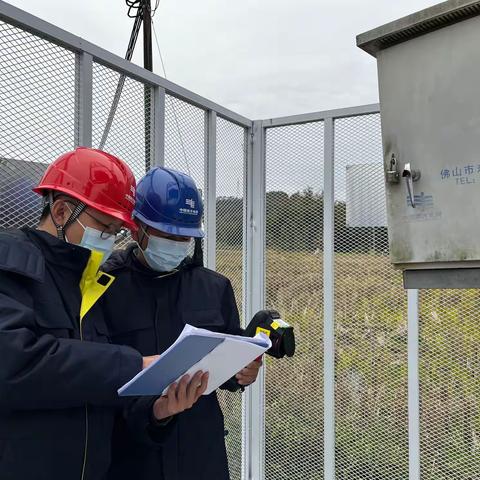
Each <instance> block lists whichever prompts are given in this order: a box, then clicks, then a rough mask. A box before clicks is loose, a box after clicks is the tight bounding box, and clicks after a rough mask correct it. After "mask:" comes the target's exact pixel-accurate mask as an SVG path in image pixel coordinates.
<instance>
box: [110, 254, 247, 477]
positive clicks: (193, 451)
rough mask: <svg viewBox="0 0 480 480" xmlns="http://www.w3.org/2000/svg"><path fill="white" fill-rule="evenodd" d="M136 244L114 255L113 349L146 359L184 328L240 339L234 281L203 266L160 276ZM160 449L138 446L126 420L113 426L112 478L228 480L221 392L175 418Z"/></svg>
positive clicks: (162, 348)
mask: <svg viewBox="0 0 480 480" xmlns="http://www.w3.org/2000/svg"><path fill="white" fill-rule="evenodd" d="M133 251H134V247H133V246H131V247H129V248H128V249H127V250H125V251H122V252H115V253H114V254H113V255H112V257H110V259H109V261H108V262H107V264H106V266H105V269H106V271H107V272H109V273H111V274H112V275H114V276H115V278H116V281H115V285H114V287H113V288H112V292H111V294H110V295H109V296H108V297H106V298H105V304H106V321H107V324H108V329H109V332H110V334H111V340H112V342H114V343H118V344H122V345H130V346H132V347H134V348H136V349H137V350H138V351H140V352H141V353H142V354H143V355H154V354H159V353H162V352H163V351H164V350H166V349H167V348H168V347H169V346H170V345H171V344H172V343H173V342H174V341H175V340H176V339H177V337H178V335H179V334H180V332H181V331H182V329H183V327H184V325H185V324H186V323H189V324H191V325H194V326H196V327H201V328H207V329H209V330H213V331H219V332H226V333H232V334H241V332H242V330H241V329H240V320H239V315H238V310H237V306H236V303H235V298H234V294H233V289H232V286H231V284H230V281H229V280H228V279H227V278H225V277H223V276H222V275H219V274H218V273H215V272H213V271H211V270H208V269H206V268H203V267H196V266H193V265H185V266H184V267H182V268H181V269H180V270H179V271H177V272H175V273H170V274H164V275H159V274H158V273H156V272H154V271H152V270H151V269H149V268H146V267H144V266H143V265H142V264H141V263H140V262H139V261H138V260H137V259H136V258H135V255H134V254H133ZM171 430H172V431H171V434H170V435H169V436H167V439H166V440H165V442H164V444H163V446H162V447H161V448H150V447H146V446H144V445H141V444H139V443H135V442H134V441H133V440H132V438H131V437H130V436H129V435H128V431H127V429H126V427H125V425H124V421H123V420H122V419H119V421H118V422H116V425H115V434H114V439H113V443H112V465H111V469H110V472H109V476H108V478H109V480H114V479H115V480H127V479H132V478H135V479H136V480H163V479H165V480H228V479H229V478H230V477H229V474H228V463H227V455H226V449H225V438H224V421H223V414H222V411H221V409H220V405H219V403H218V400H217V396H216V394H215V393H213V394H211V395H208V396H203V397H201V398H200V399H199V400H198V402H197V403H196V404H195V405H194V406H193V407H192V408H191V409H190V410H187V411H185V412H182V413H180V414H179V415H177V416H176V418H175V421H174V426H173V427H172V429H171Z"/></svg>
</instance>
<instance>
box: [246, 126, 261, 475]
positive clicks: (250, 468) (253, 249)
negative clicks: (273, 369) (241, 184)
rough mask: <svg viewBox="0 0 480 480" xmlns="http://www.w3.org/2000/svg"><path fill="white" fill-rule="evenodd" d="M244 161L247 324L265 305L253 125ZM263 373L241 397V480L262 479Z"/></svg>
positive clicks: (257, 130) (257, 143)
mask: <svg viewBox="0 0 480 480" xmlns="http://www.w3.org/2000/svg"><path fill="white" fill-rule="evenodd" d="M251 139H252V146H251V149H249V155H248V160H247V187H248V189H247V190H248V195H247V224H248V234H247V273H246V279H247V281H246V288H247V290H246V291H247V294H246V298H247V299H248V301H247V302H246V305H245V316H246V319H247V320H248V319H249V318H251V317H252V315H253V314H254V313H255V312H256V311H257V310H261V309H262V308H264V305H265V295H264V290H265V129H264V128H263V125H262V122H261V121H258V122H257V121H256V122H253V129H252V135H251ZM264 393H265V372H264V369H263V368H262V369H261V371H260V373H259V376H258V379H257V381H256V382H255V383H254V384H253V385H252V386H250V387H248V388H247V390H246V391H245V393H244V408H245V415H244V419H245V421H244V446H245V463H244V465H243V473H242V478H243V479H245V480H263V479H264V478H265V398H264Z"/></svg>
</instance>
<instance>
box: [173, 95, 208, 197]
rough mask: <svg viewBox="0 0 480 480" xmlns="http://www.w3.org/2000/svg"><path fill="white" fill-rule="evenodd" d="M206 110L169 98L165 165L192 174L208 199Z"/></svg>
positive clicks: (203, 195)
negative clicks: (206, 184) (206, 182)
mask: <svg viewBox="0 0 480 480" xmlns="http://www.w3.org/2000/svg"><path fill="white" fill-rule="evenodd" d="M205 118H206V117H205V111H204V110H202V109H201V108H198V107H195V106H194V105H191V104H190V103H187V102H184V101H183V100H179V99H178V98H176V97H172V96H171V95H166V96H165V166H166V167H168V168H173V169H175V170H179V171H180V172H184V173H186V174H188V175H190V176H191V177H192V178H193V179H194V180H195V183H196V184H197V187H198V188H199V189H200V190H201V192H202V198H203V199H204V200H205V198H206V197H205V155H206V153H207V149H206V144H205V133H206V123H205Z"/></svg>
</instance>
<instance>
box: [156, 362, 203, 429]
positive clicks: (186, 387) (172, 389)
mask: <svg viewBox="0 0 480 480" xmlns="http://www.w3.org/2000/svg"><path fill="white" fill-rule="evenodd" d="M207 385H208V372H206V373H203V372H202V371H198V372H197V373H196V374H195V375H194V376H193V378H192V379H191V380H190V376H189V375H184V376H183V377H182V379H181V380H180V382H178V384H177V383H172V384H171V385H170V386H169V387H168V390H167V394H166V395H164V396H162V397H160V398H157V400H156V401H155V403H154V404H153V416H154V417H155V418H156V419H157V420H162V419H164V418H168V417H171V416H172V415H176V414H177V413H180V412H183V411H184V410H188V409H189V408H192V406H193V405H194V403H195V402H196V401H197V400H198V399H199V398H200V397H201V396H202V395H203V393H204V392H205V390H206V389H207Z"/></svg>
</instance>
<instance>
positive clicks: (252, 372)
mask: <svg viewBox="0 0 480 480" xmlns="http://www.w3.org/2000/svg"><path fill="white" fill-rule="evenodd" d="M262 365H263V362H262V360H261V359H260V360H255V361H253V362H252V363H249V364H248V365H247V366H246V367H245V368H244V369H243V370H240V371H239V372H238V373H237V374H236V375H235V378H236V379H237V382H238V383H239V384H240V385H242V386H247V385H251V384H252V383H253V382H254V381H255V380H256V379H257V376H258V371H259V370H260V367H261V366H262Z"/></svg>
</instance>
